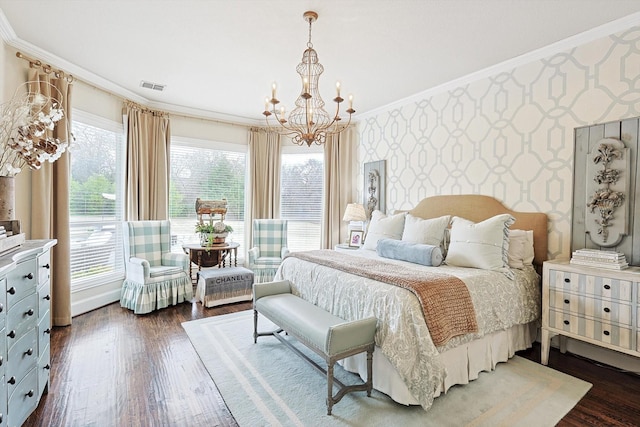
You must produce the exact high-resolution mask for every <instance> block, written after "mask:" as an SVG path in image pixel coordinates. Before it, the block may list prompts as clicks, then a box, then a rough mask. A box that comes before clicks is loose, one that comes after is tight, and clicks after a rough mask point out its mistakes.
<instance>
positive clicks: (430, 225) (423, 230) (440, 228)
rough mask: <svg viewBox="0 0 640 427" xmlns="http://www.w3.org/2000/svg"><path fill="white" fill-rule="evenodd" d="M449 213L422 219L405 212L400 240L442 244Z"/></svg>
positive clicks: (449, 217)
mask: <svg viewBox="0 0 640 427" xmlns="http://www.w3.org/2000/svg"><path fill="white" fill-rule="evenodd" d="M450 219H451V216H450V215H445V216H441V217H440V218H433V219H422V218H418V217H415V216H413V215H411V214H407V218H406V219H405V220H404V231H403V232H402V241H403V242H409V243H422V244H425V245H432V246H444V233H445V230H446V229H447V227H448V226H449V220H450Z"/></svg>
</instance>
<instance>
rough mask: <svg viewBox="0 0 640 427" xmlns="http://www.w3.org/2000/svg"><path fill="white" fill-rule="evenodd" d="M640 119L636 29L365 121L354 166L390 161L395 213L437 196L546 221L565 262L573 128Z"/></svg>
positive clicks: (552, 246)
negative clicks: (478, 199) (482, 199)
mask: <svg viewBox="0 0 640 427" xmlns="http://www.w3.org/2000/svg"><path fill="white" fill-rule="evenodd" d="M434 66H435V65H434ZM639 115H640V27H633V28H631V29H629V30H627V31H624V32H620V33H618V34H614V35H612V36H609V37H605V38H602V39H599V40H596V41H593V42H590V43H587V44H584V45H582V46H579V47H576V48H574V49H571V50H569V51H566V52H562V53H558V54H555V55H552V56H550V57H548V58H545V59H542V60H538V61H534V62H531V63H529V64H527V65H523V66H519V67H517V68H515V69H512V70H510V71H508V72H502V73H499V74H496V75H495V76H492V77H489V78H485V79H481V80H477V81H475V82H472V83H469V84H466V85H464V86H461V87H458V88H456V89H453V90H450V91H447V92H442V93H439V94H436V95H433V96H429V97H425V98H424V99H422V100H418V101H416V102H411V103H407V104H406V105H403V106H401V107H399V108H393V109H390V110H388V111H385V112H383V113H380V114H378V115H376V116H374V117H370V118H367V119H364V120H363V121H361V122H360V124H359V131H360V146H359V150H358V159H359V161H360V164H363V163H366V162H370V161H377V160H380V159H386V160H387V182H386V185H387V193H386V196H387V210H389V211H391V210H393V209H409V208H411V207H413V206H414V205H415V204H416V203H417V202H418V201H419V200H420V199H422V198H424V197H427V196H432V195H437V194H468V193H475V194H486V195H491V196H494V197H496V198H497V199H499V200H501V201H502V202H503V203H504V204H505V205H506V206H508V207H510V208H512V209H515V210H523V211H529V210H532V211H541V212H545V213H547V214H548V215H549V219H550V224H549V252H550V253H549V256H550V257H551V258H556V257H566V258H568V257H569V255H570V242H571V218H572V186H573V146H574V128H577V127H580V126H585V125H589V124H593V123H602V122H607V121H613V120H620V119H624V118H629V117H636V116H639ZM363 179H364V178H363V177H360V179H358V180H357V182H363ZM358 191H359V192H362V191H363V189H358ZM362 198H363V195H362V194H360V199H362Z"/></svg>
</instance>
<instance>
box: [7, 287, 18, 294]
mask: <svg viewBox="0 0 640 427" xmlns="http://www.w3.org/2000/svg"><path fill="white" fill-rule="evenodd" d="M7 293H9V294H11V295H15V294H16V288H14V287H13V286H12V287H10V288H9V289H7Z"/></svg>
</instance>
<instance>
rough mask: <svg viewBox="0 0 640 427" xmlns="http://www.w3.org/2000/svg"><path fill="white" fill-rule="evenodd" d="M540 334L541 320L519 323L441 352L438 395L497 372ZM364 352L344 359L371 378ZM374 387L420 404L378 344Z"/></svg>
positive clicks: (398, 399) (345, 363) (400, 400)
mask: <svg viewBox="0 0 640 427" xmlns="http://www.w3.org/2000/svg"><path fill="white" fill-rule="evenodd" d="M536 335H537V322H531V323H528V324H525V325H515V326H513V327H511V328H510V329H507V330H505V331H498V332H494V333H492V334H488V335H486V336H484V337H482V338H479V339H477V340H474V341H471V342H468V343H466V344H462V345H460V346H458V347H455V348H452V349H449V350H447V351H445V352H443V353H441V355H440V356H441V360H442V362H443V364H444V367H445V372H446V374H445V377H444V380H443V382H442V384H439V385H434V387H435V390H436V392H435V395H434V397H437V396H440V394H442V393H446V392H447V390H448V389H449V388H450V387H451V386H453V385H456V384H468V383H469V381H473V380H475V379H477V378H478V374H479V373H480V372H482V371H493V370H494V369H495V367H496V365H497V364H498V363H499V362H506V361H507V360H509V358H511V357H513V356H514V355H515V353H516V351H519V350H524V349H527V348H529V347H531V344H532V343H533V341H535V339H536ZM366 362H367V361H366V357H365V356H364V353H360V354H357V355H355V356H351V357H348V358H346V359H344V360H343V361H342V362H340V363H341V364H342V365H343V367H344V368H345V369H346V370H348V371H351V372H355V373H357V374H359V375H360V377H361V378H366V377H367V364H366ZM373 388H375V389H376V390H378V391H381V392H383V393H385V394H387V395H388V396H389V397H391V398H392V399H393V400H395V401H396V402H398V403H402V404H404V405H419V403H418V401H417V400H416V399H415V398H414V397H413V396H412V395H411V392H409V389H408V388H407V386H406V385H405V383H404V382H403V381H402V379H401V378H400V375H399V374H398V372H397V371H396V369H395V368H394V367H393V365H391V362H389V359H387V357H386V356H385V355H384V354H382V350H380V348H378V347H376V351H374V352H373Z"/></svg>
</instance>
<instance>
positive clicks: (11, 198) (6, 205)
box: [0, 176, 16, 221]
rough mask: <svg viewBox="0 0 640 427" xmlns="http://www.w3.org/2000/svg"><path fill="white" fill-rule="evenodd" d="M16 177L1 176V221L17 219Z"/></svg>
mask: <svg viewBox="0 0 640 427" xmlns="http://www.w3.org/2000/svg"><path fill="white" fill-rule="evenodd" d="M15 188H16V187H15V177H13V176H0V221H10V220H12V219H15V214H16V211H15V196H16V193H15Z"/></svg>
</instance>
